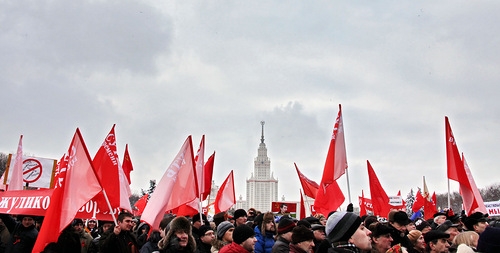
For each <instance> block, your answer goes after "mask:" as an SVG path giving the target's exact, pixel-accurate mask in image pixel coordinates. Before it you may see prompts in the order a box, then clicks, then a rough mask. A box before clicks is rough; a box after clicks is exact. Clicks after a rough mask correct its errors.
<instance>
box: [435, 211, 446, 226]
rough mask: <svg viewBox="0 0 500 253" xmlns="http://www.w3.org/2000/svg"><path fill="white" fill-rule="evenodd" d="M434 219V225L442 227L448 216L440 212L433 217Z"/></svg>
mask: <svg viewBox="0 0 500 253" xmlns="http://www.w3.org/2000/svg"><path fill="white" fill-rule="evenodd" d="M433 217H434V219H433V221H434V223H436V225H438V226H439V225H441V224H443V223H444V222H445V221H446V214H445V213H442V212H439V213H435V214H434V215H433Z"/></svg>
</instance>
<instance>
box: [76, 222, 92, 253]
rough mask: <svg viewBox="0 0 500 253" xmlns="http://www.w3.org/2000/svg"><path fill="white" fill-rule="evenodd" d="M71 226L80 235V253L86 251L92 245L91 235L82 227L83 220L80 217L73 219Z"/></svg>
mask: <svg viewBox="0 0 500 253" xmlns="http://www.w3.org/2000/svg"><path fill="white" fill-rule="evenodd" d="M71 226H72V227H73V228H74V229H75V232H76V233H77V234H78V236H79V237H80V245H82V250H81V252H82V253H87V252H88V250H89V248H90V246H91V245H92V240H93V238H92V236H91V235H90V234H89V233H87V231H85V229H84V228H83V220H82V219H74V220H73V222H72V223H71Z"/></svg>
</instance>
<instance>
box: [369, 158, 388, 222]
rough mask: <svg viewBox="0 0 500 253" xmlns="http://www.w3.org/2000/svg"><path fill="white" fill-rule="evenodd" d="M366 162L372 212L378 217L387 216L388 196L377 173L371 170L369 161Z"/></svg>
mask: <svg viewBox="0 0 500 253" xmlns="http://www.w3.org/2000/svg"><path fill="white" fill-rule="evenodd" d="M366 163H367V164H368V180H369V182H370V193H371V199H372V205H373V214H374V215H378V216H380V217H385V218H387V215H388V214H389V212H390V211H391V206H390V205H389V197H388V196H387V193H386V192H385V190H384V188H382V185H381V184H380V181H379V180H378V177H377V174H375V171H374V170H373V168H372V166H371V164H370V162H369V161H366Z"/></svg>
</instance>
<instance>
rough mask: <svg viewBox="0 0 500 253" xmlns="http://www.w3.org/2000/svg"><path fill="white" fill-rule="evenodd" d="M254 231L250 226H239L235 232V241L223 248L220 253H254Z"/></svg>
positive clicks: (255, 240)
mask: <svg viewBox="0 0 500 253" xmlns="http://www.w3.org/2000/svg"><path fill="white" fill-rule="evenodd" d="M256 242H257V239H256V238H255V232H254V230H253V229H252V228H251V227H249V226H241V225H240V226H237V227H236V228H235V229H234V231H233V241H232V242H231V243H230V244H228V245H226V246H224V247H222V248H221V250H220V251H219V252H220V253H247V252H254V249H255V243H256Z"/></svg>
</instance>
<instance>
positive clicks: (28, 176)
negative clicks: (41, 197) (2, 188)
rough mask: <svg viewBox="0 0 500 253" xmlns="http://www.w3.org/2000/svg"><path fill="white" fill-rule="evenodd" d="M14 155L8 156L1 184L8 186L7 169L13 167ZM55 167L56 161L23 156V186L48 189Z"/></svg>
mask: <svg viewBox="0 0 500 253" xmlns="http://www.w3.org/2000/svg"><path fill="white" fill-rule="evenodd" d="M15 158H16V155H13V154H9V160H8V161H9V163H8V164H7V169H6V170H5V175H4V182H3V184H9V182H10V177H9V174H10V173H9V168H11V167H12V166H14V160H15ZM56 165H57V160H54V159H48V158H41V157H33V156H23V181H24V185H26V184H28V186H29V187H37V188H50V185H51V182H52V177H53V174H54V170H55V168H56Z"/></svg>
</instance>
